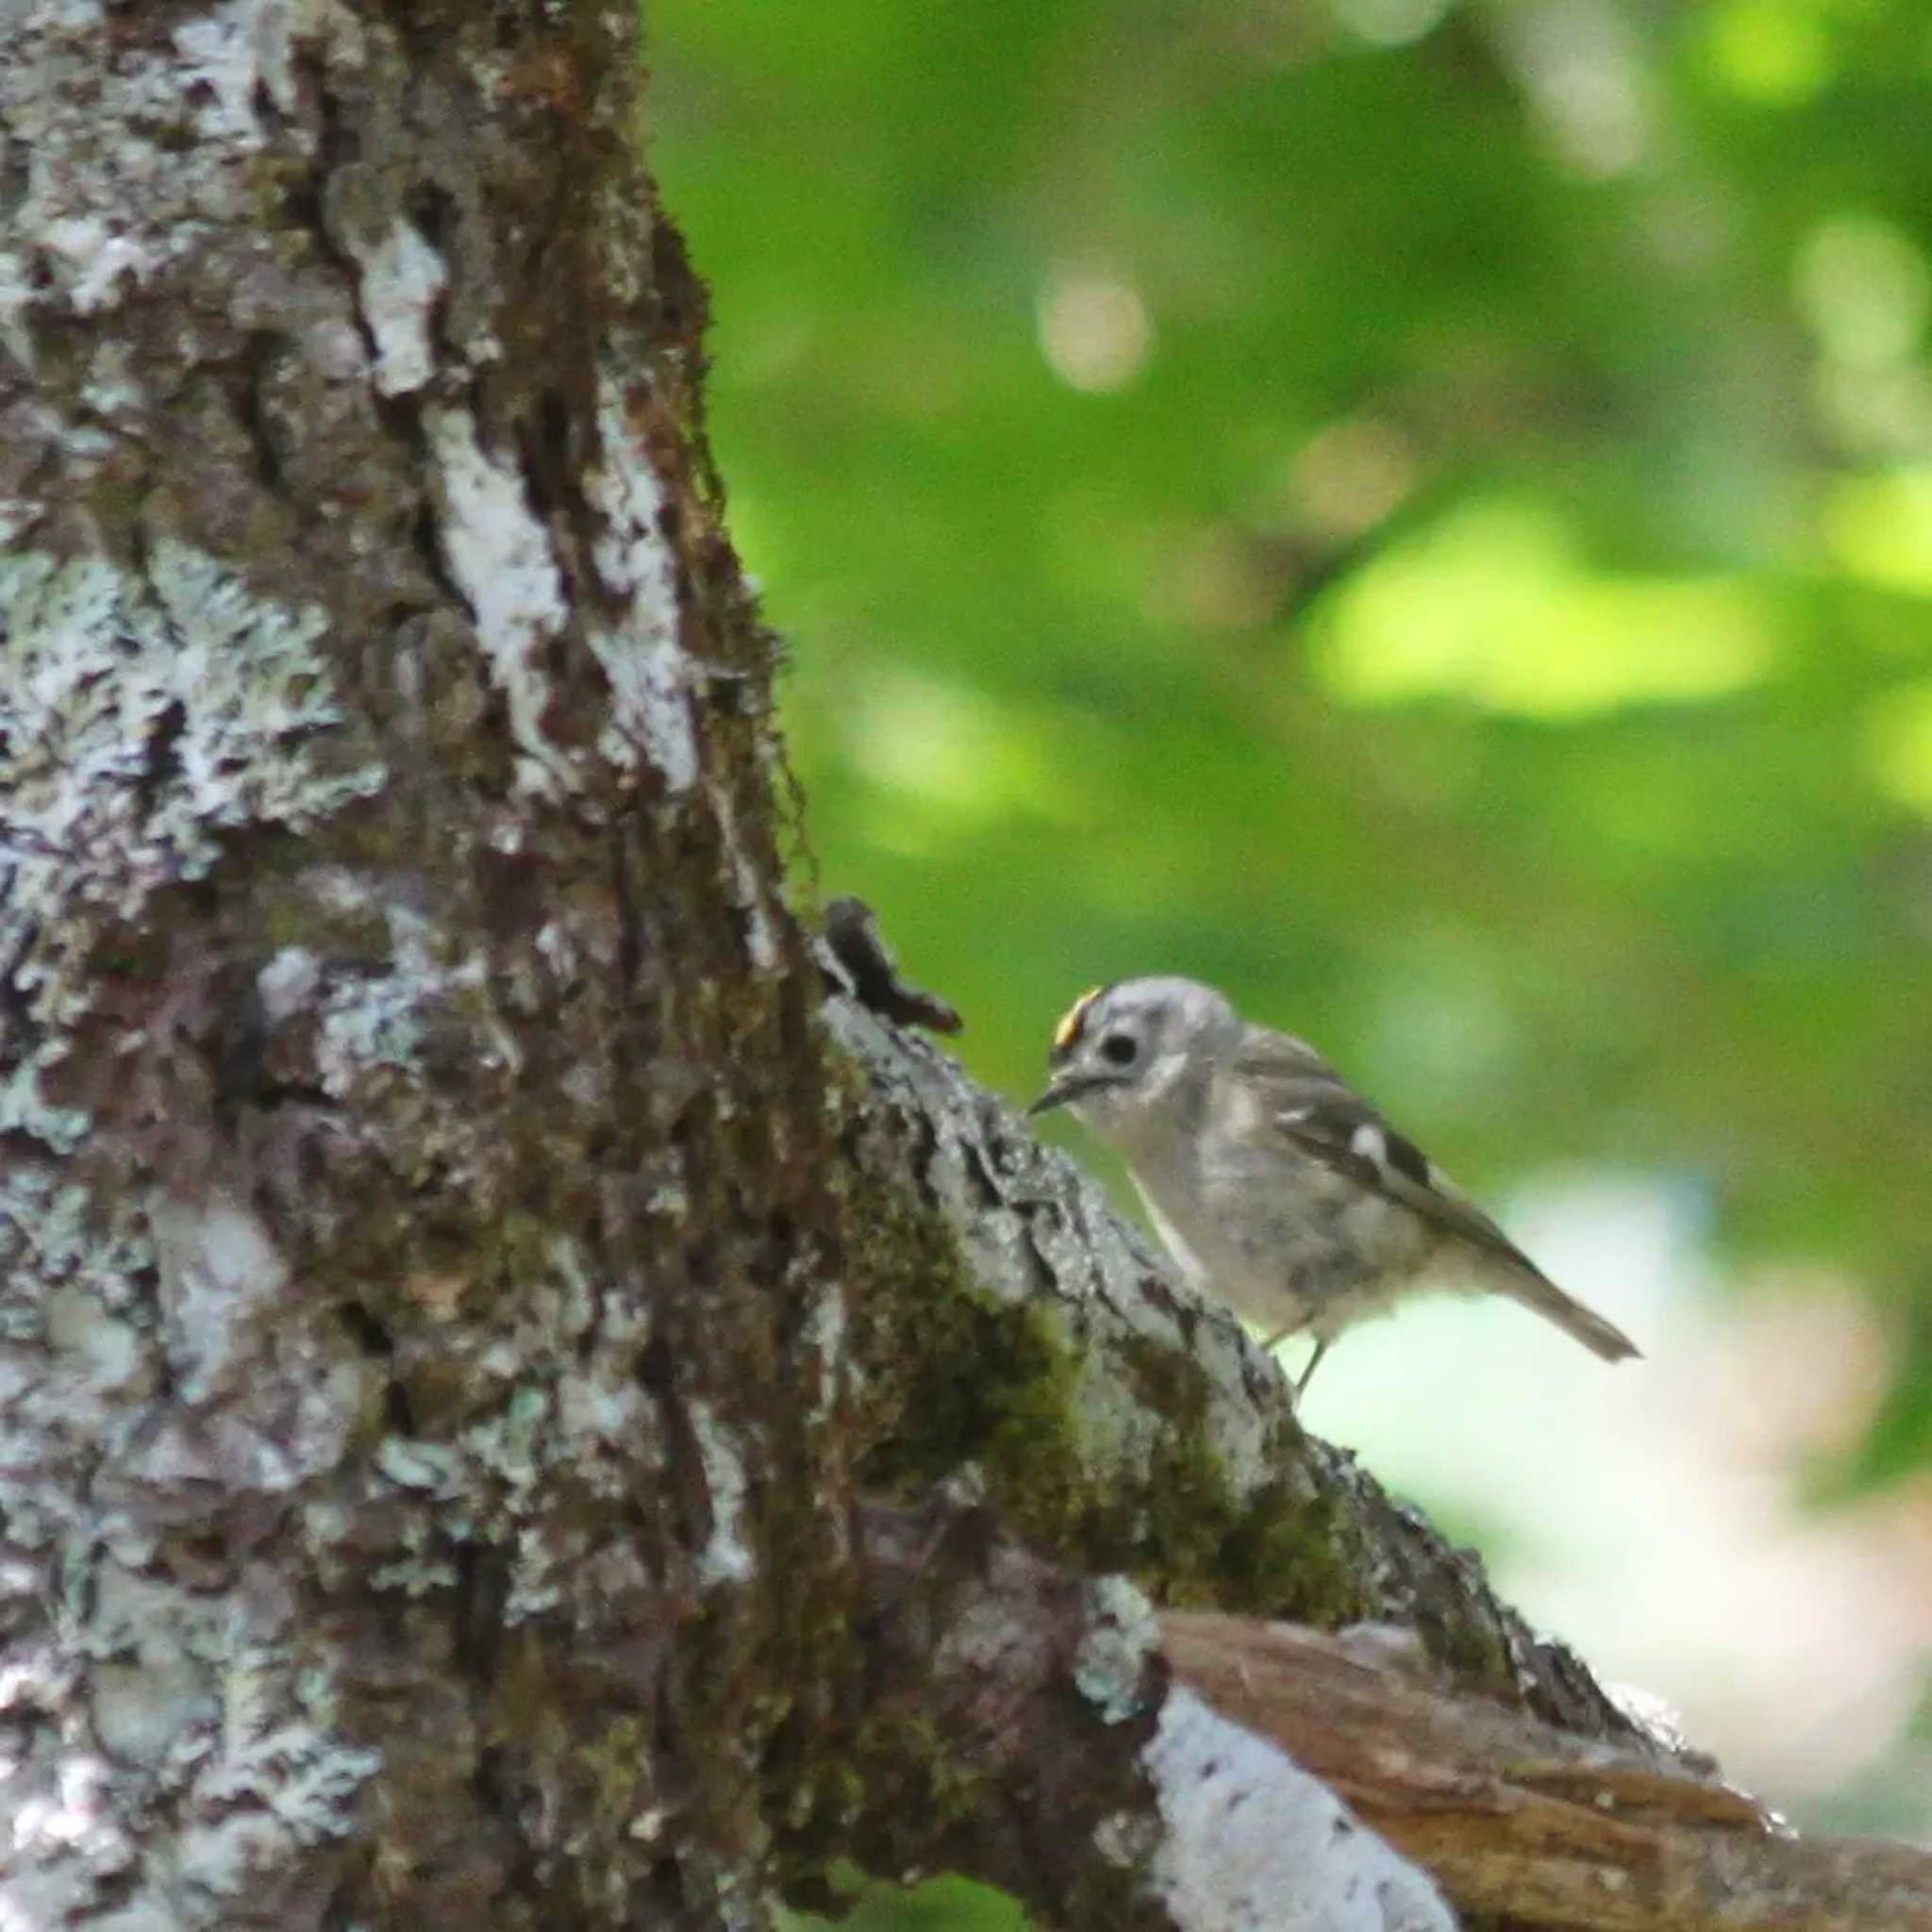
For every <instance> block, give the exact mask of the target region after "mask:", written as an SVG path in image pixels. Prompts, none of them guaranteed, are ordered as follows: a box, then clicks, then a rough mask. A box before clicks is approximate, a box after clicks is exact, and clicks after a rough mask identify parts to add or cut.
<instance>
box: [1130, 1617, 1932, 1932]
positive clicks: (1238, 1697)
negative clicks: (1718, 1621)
mask: <svg viewBox="0 0 1932 1932" xmlns="http://www.w3.org/2000/svg"><path fill="white" fill-rule="evenodd" d="M1387 1634H1388V1633H1386V1632H1376V1631H1367V1632H1361V1633H1356V1634H1355V1635H1354V1636H1353V1638H1351V1637H1348V1636H1344V1637H1333V1636H1327V1635H1324V1634H1323V1633H1321V1632H1318V1631H1312V1630H1307V1629H1300V1628H1295V1627H1291V1626H1290V1625H1286V1624H1260V1623H1256V1622H1250V1621H1246V1620H1243V1619H1241V1618H1237V1617H1225V1616H1219V1615H1213V1614H1204V1613H1200V1612H1176V1613H1173V1614H1170V1615H1168V1616H1167V1617H1164V1618H1163V1619H1162V1620H1161V1636H1162V1643H1163V1647H1164V1649H1165V1652H1166V1655H1167V1657H1168V1660H1169V1662H1170V1663H1171V1664H1172V1665H1173V1667H1174V1671H1175V1673H1176V1674H1177V1675H1178V1676H1179V1677H1180V1678H1181V1679H1182V1680H1183V1681H1184V1682H1186V1683H1188V1684H1191V1685H1192V1686H1193V1687H1194V1688H1195V1689H1196V1690H1197V1691H1199V1692H1200V1693H1201V1694H1202V1695H1203V1696H1204V1697H1206V1698H1208V1700H1209V1701H1210V1702H1211V1703H1212V1704H1213V1705H1214V1706H1215V1707H1216V1708H1217V1709H1219V1710H1221V1711H1222V1712H1224V1714H1225V1715H1226V1716H1228V1717H1230V1718H1233V1719H1235V1720H1236V1721H1238V1722H1239V1723H1241V1724H1244V1725H1246V1726H1247V1727H1248V1728H1250V1729H1251V1730H1254V1731H1257V1732H1258V1733H1260V1734H1261V1735H1262V1736H1263V1737H1266V1738H1271V1739H1273V1740H1274V1741H1275V1742H1276V1743H1277V1744H1279V1745H1280V1746H1281V1748H1282V1749H1283V1750H1285V1751H1286V1752H1288V1753H1289V1754H1290V1755H1291V1757H1293V1758H1294V1760H1295V1761H1296V1762H1297V1763H1298V1764H1301V1765H1303V1766H1305V1767H1306V1768H1307V1770H1309V1771H1311V1772H1313V1773H1314V1774H1316V1775H1317V1776H1319V1777H1321V1778H1322V1779H1324V1781H1325V1782H1326V1783H1327V1784H1328V1785H1330V1786H1331V1787H1332V1788H1333V1789H1334V1790H1336V1791H1338V1792H1340V1793H1341V1795H1342V1796H1343V1797H1344V1798H1346V1799H1347V1800H1348V1802H1349V1803H1350V1804H1351V1805H1353V1806H1354V1807H1355V1808H1356V1809H1357V1811H1358V1812H1359V1813H1360V1814H1361V1816H1362V1817H1363V1818H1364V1819H1366V1820H1367V1821H1368V1822H1369V1823H1370V1824H1373V1825H1374V1827H1375V1829H1376V1830H1377V1831H1379V1832H1380V1833H1381V1834H1382V1835H1383V1836H1384V1837H1385V1838H1387V1839H1388V1840H1389V1841H1390V1843H1391V1844H1392V1845H1394V1846H1396V1847H1397V1848H1398V1849H1399V1850H1400V1851H1402V1852H1404V1853H1406V1854H1407V1856H1408V1857H1411V1858H1413V1859H1414V1860H1415V1861H1416V1862H1417V1863H1418V1864H1420V1865H1422V1866H1424V1868H1426V1869H1427V1870H1428V1871H1430V1872H1432V1873H1433V1874H1435V1876H1436V1878H1437V1880H1438V1881H1439V1882H1440V1883H1441V1886H1442V1889H1443V1890H1444V1891H1446V1892H1447V1893H1448V1895H1449V1896H1450V1898H1451V1899H1452V1900H1454V1901H1455V1903H1456V1904H1457V1907H1460V1908H1461V1909H1462V1910H1464V1911H1470V1912H1494V1913H1507V1915H1508V1916H1509V1917H1510V1918H1511V1919H1512V1920H1517V1921H1523V1920H1530V1921H1533V1922H1535V1923H1537V1924H1548V1925H1561V1926H1574V1927H1577V1928H1582V1932H1749V1928H1756V1927H1759V1926H1762V1927H1764V1928H1766V1932H1769V1928H1771V1927H1774V1926H1775V1927H1778V1928H1779V1932H1792V1928H1804V1932H1872V1928H1874V1927H1877V1926H1883V1927H1886V1928H1887V1932H1913V1928H1925V1927H1932V1856H1928V1855H1927V1854H1926V1853H1924V1852H1919V1851H1913V1850H1910V1849H1908V1848H1907V1847H1905V1846H1903V1845H1891V1844H1880V1843H1870V1842H1862V1841H1859V1840H1832V1839H1810V1840H1807V1839H1799V1838H1794V1837H1792V1836H1790V1834H1789V1833H1787V1832H1786V1831H1784V1830H1783V1829H1782V1828H1781V1827H1780V1826H1779V1824H1778V1823H1777V1821H1776V1820H1775V1819H1774V1818H1773V1817H1772V1816H1771V1815H1770V1814H1769V1813H1767V1812H1766V1811H1765V1810H1764V1809H1763V1807H1761V1806H1759V1805H1757V1804H1756V1803H1755V1802H1753V1801H1752V1800H1751V1799H1750V1798H1748V1797H1746V1796H1744V1795H1743V1794H1742V1793H1741V1792H1740V1791H1737V1790H1733V1789H1731V1788H1730V1787H1729V1786H1727V1785H1724V1784H1722V1783H1719V1782H1717V1781H1716V1780H1714V1779H1713V1778H1710V1777H1707V1776H1699V1775H1696V1774H1691V1773H1690V1772H1687V1771H1685V1770H1683V1769H1679V1768H1674V1767H1668V1766H1660V1765H1659V1764H1658V1763H1657V1759H1656V1757H1654V1756H1653V1755H1651V1754H1648V1753H1640V1752H1632V1751H1630V1750H1627V1749H1624V1748H1623V1747H1621V1746H1618V1745H1613V1744H1608V1743H1606V1742H1604V1741H1602V1740H1598V1739H1593V1738H1581V1737H1577V1736H1575V1735H1574V1733H1570V1732H1565V1731H1561V1730H1557V1728H1555V1727H1554V1726H1552V1725H1549V1724H1540V1723H1538V1722H1537V1721H1536V1720H1535V1719H1533V1718H1530V1717H1527V1716H1525V1715H1524V1713H1522V1712H1520V1711H1513V1710H1508V1709H1505V1708H1504V1707H1501V1706H1500V1705H1497V1704H1495V1703H1493V1702H1491V1700H1489V1699H1487V1698H1481V1697H1471V1696H1469V1695H1467V1694H1466V1693H1462V1692H1458V1691H1457V1690H1456V1689H1455V1688H1454V1687H1453V1686H1452V1685H1450V1684H1449V1683H1447V1682H1446V1681H1444V1680H1442V1679H1441V1677H1440V1676H1437V1675H1435V1674H1430V1673H1427V1672H1426V1671H1424V1673H1423V1674H1418V1673H1417V1672H1416V1670H1415V1668H1414V1663H1413V1659H1412V1658H1410V1657H1405V1656H1404V1655H1403V1653H1402V1650H1401V1648H1400V1647H1399V1646H1396V1647H1394V1648H1391V1646H1389V1645H1388V1644H1387V1642H1386V1641H1380V1640H1383V1639H1385V1638H1386V1636H1387Z"/></svg>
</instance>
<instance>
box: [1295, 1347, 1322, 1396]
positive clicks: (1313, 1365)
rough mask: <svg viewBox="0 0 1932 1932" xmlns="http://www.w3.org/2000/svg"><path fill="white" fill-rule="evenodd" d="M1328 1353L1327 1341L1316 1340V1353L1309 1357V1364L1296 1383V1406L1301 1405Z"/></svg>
mask: <svg viewBox="0 0 1932 1932" xmlns="http://www.w3.org/2000/svg"><path fill="white" fill-rule="evenodd" d="M1327 1353H1328V1344H1327V1342H1325V1341H1318V1342H1316V1344H1315V1352H1314V1354H1313V1355H1311V1356H1310V1357H1308V1362H1307V1367H1306V1368H1305V1369H1303V1371H1302V1372H1301V1374H1300V1376H1299V1377H1298V1378H1297V1380H1296V1382H1295V1385H1294V1406H1295V1407H1296V1408H1300V1407H1301V1406H1302V1397H1303V1395H1305V1394H1306V1393H1307V1387H1308V1384H1309V1383H1310V1382H1311V1381H1313V1380H1314V1376H1315V1371H1316V1369H1317V1368H1319V1367H1320V1366H1321V1362H1322V1357H1324V1355H1326V1354H1327Z"/></svg>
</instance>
